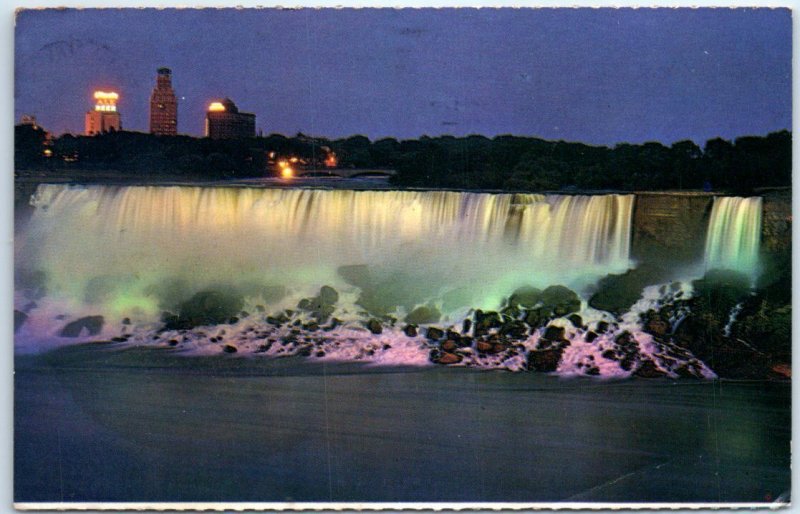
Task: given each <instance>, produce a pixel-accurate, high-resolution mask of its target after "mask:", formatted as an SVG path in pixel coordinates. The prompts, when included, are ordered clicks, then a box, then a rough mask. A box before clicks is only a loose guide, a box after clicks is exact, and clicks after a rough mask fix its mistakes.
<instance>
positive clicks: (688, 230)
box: [631, 192, 714, 264]
mask: <svg viewBox="0 0 800 514" xmlns="http://www.w3.org/2000/svg"><path fill="white" fill-rule="evenodd" d="M713 201H714V199H713V194H712V193H694V192H692V193H659V192H653V193H637V195H636V205H635V208H634V212H633V223H632V234H631V257H632V258H634V259H637V260H638V261H640V262H643V261H658V262H664V263H665V264H679V263H689V262H696V261H697V260H698V259H700V258H701V257H702V256H703V244H704V242H705V239H704V238H705V233H706V227H707V226H708V217H709V215H710V212H711V206H712V204H713Z"/></svg>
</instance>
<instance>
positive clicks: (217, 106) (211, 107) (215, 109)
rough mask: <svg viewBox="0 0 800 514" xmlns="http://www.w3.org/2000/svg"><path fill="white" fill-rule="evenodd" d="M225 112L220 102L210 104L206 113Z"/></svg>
mask: <svg viewBox="0 0 800 514" xmlns="http://www.w3.org/2000/svg"><path fill="white" fill-rule="evenodd" d="M223 111H225V106H224V105H222V102H211V103H210V104H209V106H208V112H223Z"/></svg>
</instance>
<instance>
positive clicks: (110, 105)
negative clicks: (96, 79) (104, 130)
mask: <svg viewBox="0 0 800 514" xmlns="http://www.w3.org/2000/svg"><path fill="white" fill-rule="evenodd" d="M94 99H95V104H94V110H95V111H102V112H116V111H117V100H118V99H119V95H118V94H117V93H115V92H114V91H95V92H94Z"/></svg>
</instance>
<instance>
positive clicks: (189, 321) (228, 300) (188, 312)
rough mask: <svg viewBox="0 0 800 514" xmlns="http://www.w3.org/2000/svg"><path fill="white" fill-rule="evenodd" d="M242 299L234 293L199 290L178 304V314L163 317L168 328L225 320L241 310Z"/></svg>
mask: <svg viewBox="0 0 800 514" xmlns="http://www.w3.org/2000/svg"><path fill="white" fill-rule="evenodd" d="M243 305H244V299H243V298H242V297H241V296H239V295H237V294H234V293H230V292H223V291H201V292H199V293H197V294H195V295H194V296H192V297H191V298H189V299H188V300H187V301H185V302H183V303H181V304H180V305H179V306H178V314H177V316H174V317H169V318H168V319H165V320H164V321H165V323H166V327H165V328H167V329H168V330H181V329H190V328H194V327H197V326H201V325H217V324H220V323H225V322H227V321H228V320H229V319H230V318H232V317H234V316H235V315H236V314H237V313H238V312H239V311H241V310H242V306H243Z"/></svg>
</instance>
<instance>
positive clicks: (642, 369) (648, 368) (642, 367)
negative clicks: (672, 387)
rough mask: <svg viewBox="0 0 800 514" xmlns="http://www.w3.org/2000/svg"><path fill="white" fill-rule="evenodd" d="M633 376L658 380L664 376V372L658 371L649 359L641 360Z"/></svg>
mask: <svg viewBox="0 0 800 514" xmlns="http://www.w3.org/2000/svg"><path fill="white" fill-rule="evenodd" d="M633 374H634V375H636V376H637V377H642V378H658V377H663V376H664V372H663V371H661V370H660V369H658V367H657V366H656V365H655V363H654V362H653V361H651V360H650V359H646V360H643V361H642V362H641V363H640V364H639V367H638V368H636V371H634V372H633Z"/></svg>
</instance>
